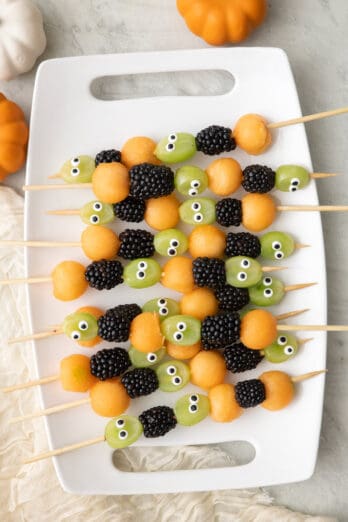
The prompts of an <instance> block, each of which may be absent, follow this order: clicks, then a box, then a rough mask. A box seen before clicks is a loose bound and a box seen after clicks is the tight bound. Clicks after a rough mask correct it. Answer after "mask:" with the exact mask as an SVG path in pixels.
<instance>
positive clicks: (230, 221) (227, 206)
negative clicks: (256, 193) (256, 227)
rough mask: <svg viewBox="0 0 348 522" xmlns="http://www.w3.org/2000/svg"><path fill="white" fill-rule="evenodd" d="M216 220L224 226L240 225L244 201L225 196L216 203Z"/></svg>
mask: <svg viewBox="0 0 348 522" xmlns="http://www.w3.org/2000/svg"><path fill="white" fill-rule="evenodd" d="M215 210H216V221H217V222H218V223H219V225H221V226H222V227H231V226H234V227H239V226H240V224H241V222H242V202H241V201H240V200H239V199H233V198H224V199H220V201H218V202H217V203H216V207H215Z"/></svg>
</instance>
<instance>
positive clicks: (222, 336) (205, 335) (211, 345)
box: [201, 312, 240, 350]
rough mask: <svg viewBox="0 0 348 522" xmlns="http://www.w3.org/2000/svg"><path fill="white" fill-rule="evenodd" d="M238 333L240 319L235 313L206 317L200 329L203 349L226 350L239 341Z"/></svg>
mask: <svg viewBox="0 0 348 522" xmlns="http://www.w3.org/2000/svg"><path fill="white" fill-rule="evenodd" d="M239 332H240V318H239V314H238V313H237V312H229V313H227V312H225V313H222V314H218V315H208V316H207V317H206V318H205V319H204V320H203V322H202V328H201V341H202V346H203V349H204V350H213V349H215V348H216V349H219V348H226V347H227V346H230V345H231V344H233V343H234V342H236V341H237V340H238V339H239Z"/></svg>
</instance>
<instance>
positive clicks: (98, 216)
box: [80, 201, 115, 225]
mask: <svg viewBox="0 0 348 522" xmlns="http://www.w3.org/2000/svg"><path fill="white" fill-rule="evenodd" d="M80 217H81V219H82V221H83V222H84V223H86V225H106V224H108V223H112V222H113V221H114V220H115V214H114V210H113V207H112V205H109V204H107V203H102V202H101V201H90V202H89V203H86V204H85V205H84V206H83V207H82V208H81V210H80Z"/></svg>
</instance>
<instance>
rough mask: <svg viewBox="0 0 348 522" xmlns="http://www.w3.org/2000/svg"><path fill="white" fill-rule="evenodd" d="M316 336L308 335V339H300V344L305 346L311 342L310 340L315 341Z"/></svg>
mask: <svg viewBox="0 0 348 522" xmlns="http://www.w3.org/2000/svg"><path fill="white" fill-rule="evenodd" d="M313 339H314V337H308V338H307V339H298V344H299V345H300V346H303V345H304V344H306V343H309V342H310V341H313Z"/></svg>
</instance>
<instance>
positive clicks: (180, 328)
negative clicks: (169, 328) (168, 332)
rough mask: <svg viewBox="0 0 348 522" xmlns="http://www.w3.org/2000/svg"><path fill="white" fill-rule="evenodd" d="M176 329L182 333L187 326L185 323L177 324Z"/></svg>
mask: <svg viewBox="0 0 348 522" xmlns="http://www.w3.org/2000/svg"><path fill="white" fill-rule="evenodd" d="M176 327H177V329H178V330H180V332H184V331H185V330H186V328H187V325H186V323H184V322H181V323H177V325H176Z"/></svg>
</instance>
